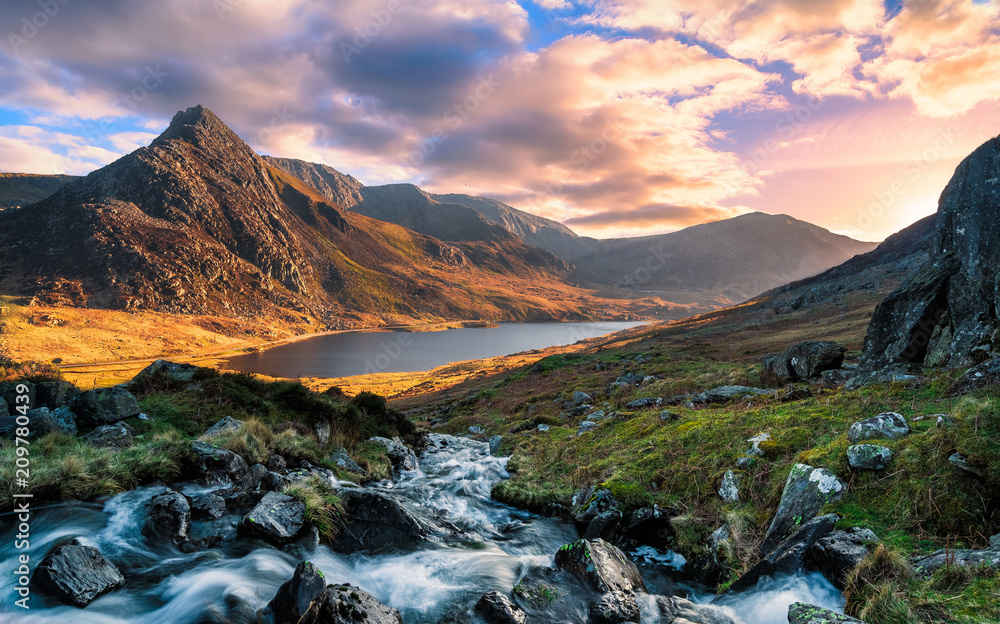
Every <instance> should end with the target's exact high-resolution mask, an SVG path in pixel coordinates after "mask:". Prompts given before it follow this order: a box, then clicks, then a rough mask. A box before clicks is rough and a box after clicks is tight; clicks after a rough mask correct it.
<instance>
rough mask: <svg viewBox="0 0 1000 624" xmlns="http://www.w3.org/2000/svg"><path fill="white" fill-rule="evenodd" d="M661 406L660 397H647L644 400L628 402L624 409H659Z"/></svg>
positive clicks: (661, 400)
mask: <svg viewBox="0 0 1000 624" xmlns="http://www.w3.org/2000/svg"><path fill="white" fill-rule="evenodd" d="M661 405H663V399H662V398H661V397H648V398H645V399H636V400H634V401H629V402H628V403H626V404H625V409H643V408H647V407H659V406H661Z"/></svg>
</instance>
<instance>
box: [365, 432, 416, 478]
mask: <svg viewBox="0 0 1000 624" xmlns="http://www.w3.org/2000/svg"><path fill="white" fill-rule="evenodd" d="M369 442H378V443H379V444H381V445H382V446H384V447H385V450H386V454H387V455H388V456H389V462H390V463H392V470H393V472H395V473H397V474H398V473H399V472H406V471H410V470H416V469H417V466H418V465H419V464H418V463H417V455H416V453H414V452H413V450H412V449H411V448H410V447H408V446H406V445H405V444H403V441H402V440H400V439H399V438H393V439H392V440H390V439H389V438H381V437H375V438H371V439H370V440H369Z"/></svg>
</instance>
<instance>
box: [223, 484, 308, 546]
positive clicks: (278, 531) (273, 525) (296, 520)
mask: <svg viewBox="0 0 1000 624" xmlns="http://www.w3.org/2000/svg"><path fill="white" fill-rule="evenodd" d="M305 511H306V506H305V503H303V502H302V501H299V500H296V499H294V498H292V497H291V496H287V495H285V494H278V493H277V492H268V493H267V494H265V495H264V497H263V498H262V499H260V502H259V503H257V506H256V507H254V508H253V510H252V511H251V512H250V513H248V514H247V515H246V516H244V517H243V519H242V520H240V524H239V527H238V528H239V530H240V532H241V533H245V534H247V535H251V536H253V537H257V538H259V539H262V540H264V541H265V542H269V543H271V544H278V545H280V544H286V543H288V542H291V541H292V540H294V539H295V537H296V536H297V535H298V534H299V532H300V531H301V530H302V527H303V526H304V525H305Z"/></svg>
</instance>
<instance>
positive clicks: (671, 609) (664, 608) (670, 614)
mask: <svg viewBox="0 0 1000 624" xmlns="http://www.w3.org/2000/svg"><path fill="white" fill-rule="evenodd" d="M643 602H644V603H645V604H646V606H647V609H648V610H649V611H651V612H652V613H653V614H655V616H656V617H657V619H656V620H654V621H656V622H661V623H662V624H743V623H742V622H741V621H739V620H736V619H733V618H732V617H731V616H730V615H729V614H728V613H726V612H725V611H723V610H722V609H720V608H718V607H713V606H711V605H699V604H695V603H693V602H691V601H690V600H686V599H684V598H680V597H678V596H670V597H667V596H649V597H647V598H644V599H643ZM635 621H636V622H638V621H639V619H638V618H636V619H635Z"/></svg>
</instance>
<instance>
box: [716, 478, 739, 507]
mask: <svg viewBox="0 0 1000 624" xmlns="http://www.w3.org/2000/svg"><path fill="white" fill-rule="evenodd" d="M719 497H721V498H722V500H723V501H725V502H727V503H738V502H740V478H739V477H738V476H736V473H735V472H733V471H732V470H727V471H726V474H724V475H723V476H722V485H720V486H719Z"/></svg>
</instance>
